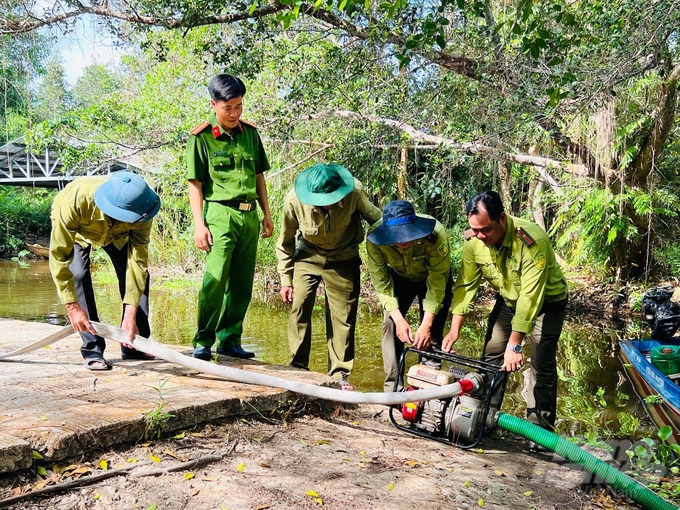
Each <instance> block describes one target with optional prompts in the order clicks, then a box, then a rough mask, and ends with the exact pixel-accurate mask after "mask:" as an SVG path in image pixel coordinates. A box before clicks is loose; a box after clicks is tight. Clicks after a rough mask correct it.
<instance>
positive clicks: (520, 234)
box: [515, 227, 536, 248]
mask: <svg viewBox="0 0 680 510" xmlns="http://www.w3.org/2000/svg"><path fill="white" fill-rule="evenodd" d="M515 235H516V236H517V239H519V240H520V241H522V242H523V243H524V246H526V247H527V248H531V247H532V246H533V245H534V244H535V243H536V241H534V238H533V237H531V236H530V235H529V234H528V233H527V231H526V230H524V229H523V228H522V227H517V228H516V229H515Z"/></svg>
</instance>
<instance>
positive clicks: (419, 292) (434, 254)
mask: <svg viewBox="0 0 680 510" xmlns="http://www.w3.org/2000/svg"><path fill="white" fill-rule="evenodd" d="M366 250H367V252H368V272H369V273H370V275H371V280H372V281H373V286H374V287H375V290H376V292H377V293H378V298H379V299H380V303H381V304H382V306H383V310H384V319H383V325H382V355H383V367H384V369H385V383H384V389H385V391H395V384H396V389H397V390H399V389H401V386H402V384H403V381H397V375H398V374H397V372H398V368H399V358H400V357H401V354H402V352H403V351H404V344H406V345H412V346H413V347H415V348H416V349H420V350H427V349H429V348H430V345H434V346H435V347H437V348H441V342H442V337H443V336H444V323H445V322H446V319H447V317H448V314H449V308H450V306H451V288H452V279H451V258H450V256H449V239H448V236H447V234H446V229H445V228H444V226H443V225H442V224H441V223H439V222H438V221H437V220H435V219H434V218H432V217H430V216H426V215H424V214H416V212H415V210H414V209H413V205H411V204H410V203H409V202H406V201H404V200H395V201H393V202H390V203H389V204H387V205H386V206H385V208H384V209H383V217H382V220H380V221H378V222H377V223H375V224H374V225H373V226H372V227H371V228H370V230H369V231H368V236H367V241H366ZM416 297H417V298H418V305H419V308H420V321H421V322H420V326H419V327H418V329H417V330H416V332H415V335H414V334H413V332H412V331H411V326H410V325H409V323H408V322H407V321H406V319H405V317H406V313H407V312H408V310H409V308H410V307H411V304H413V300H414V299H415V298H416Z"/></svg>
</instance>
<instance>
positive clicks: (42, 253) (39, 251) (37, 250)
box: [26, 243, 50, 259]
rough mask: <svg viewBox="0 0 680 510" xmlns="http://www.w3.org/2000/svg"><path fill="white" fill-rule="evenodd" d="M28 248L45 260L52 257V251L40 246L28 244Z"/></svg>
mask: <svg viewBox="0 0 680 510" xmlns="http://www.w3.org/2000/svg"><path fill="white" fill-rule="evenodd" d="M26 247H27V248H28V249H29V250H30V251H31V252H32V253H34V254H35V255H38V256H39V257H43V258H46V259H47V258H49V257H50V249H49V248H45V247H44V246H41V245H39V244H28V243H26Z"/></svg>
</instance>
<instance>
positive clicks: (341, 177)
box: [276, 163, 380, 389]
mask: <svg viewBox="0 0 680 510" xmlns="http://www.w3.org/2000/svg"><path fill="white" fill-rule="evenodd" d="M362 218H363V219H364V220H366V221H367V222H368V223H369V224H373V223H375V222H376V221H377V220H378V219H380V209H378V208H377V207H376V206H374V205H373V204H372V203H371V202H370V201H369V200H368V196H367V195H366V192H365V191H364V189H363V187H362V186H361V183H360V182H359V181H358V180H356V179H354V177H352V174H351V173H350V172H349V171H348V170H347V169H346V168H345V167H343V166H340V165H336V164H324V163H318V164H316V165H314V166H312V167H309V168H307V169H306V170H304V171H303V172H301V173H300V175H299V176H298V177H297V179H296V180H295V186H294V188H293V189H292V190H290V192H289V193H288V194H287V195H286V197H285V199H284V204H283V218H282V220H281V233H280V235H279V239H278V242H277V244H276V255H277V257H278V259H279V263H278V272H279V276H280V277H281V291H280V294H281V297H282V298H283V301H284V303H292V304H293V306H292V309H291V312H290V318H289V320H288V342H289V343H290V351H291V356H292V358H293V359H292V361H291V365H292V366H295V367H299V368H305V369H308V368H309V354H310V350H311V346H312V324H311V323H312V311H313V309H314V298H315V297H316V289H317V288H318V287H319V283H321V282H322V281H323V282H324V288H325V293H326V338H327V340H328V374H329V375H331V376H332V377H334V378H336V379H338V380H341V381H346V380H347V377H348V376H349V374H350V372H351V371H352V366H353V364H354V328H355V326H356V316H357V310H358V304H359V287H360V282H359V277H360V271H359V266H360V264H361V259H360V258H359V244H360V243H361V241H363V239H364V229H363V227H362V225H361V219H362ZM344 387H345V388H346V389H350V385H349V384H346V385H345V386H344Z"/></svg>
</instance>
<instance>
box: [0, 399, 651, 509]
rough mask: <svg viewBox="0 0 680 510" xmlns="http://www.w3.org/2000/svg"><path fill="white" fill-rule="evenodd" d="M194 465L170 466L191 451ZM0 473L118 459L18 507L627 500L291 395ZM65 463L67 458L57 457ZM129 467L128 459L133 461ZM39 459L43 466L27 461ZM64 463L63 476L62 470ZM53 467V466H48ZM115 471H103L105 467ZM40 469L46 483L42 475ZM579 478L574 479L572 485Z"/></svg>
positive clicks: (30, 477)
mask: <svg viewBox="0 0 680 510" xmlns="http://www.w3.org/2000/svg"><path fill="white" fill-rule="evenodd" d="M199 458H203V459H209V460H208V464H207V465H204V466H203V467H198V468H189V469H184V470H180V471H175V468H176V466H180V467H181V466H182V465H184V464H182V463H183V462H188V461H191V460H193V459H199ZM61 464H62V466H61V467H60V466H54V465H46V464H44V463H43V462H41V461H36V464H35V466H34V468H32V469H30V470H25V471H23V472H20V473H18V474H17V473H15V474H12V475H5V476H4V477H2V478H1V479H0V499H2V500H5V501H6V500H7V498H10V497H12V496H17V495H20V494H21V492H22V491H26V490H30V489H31V488H35V486H36V482H37V479H41V482H39V483H41V484H42V486H47V487H49V485H50V484H52V485H54V484H58V483H63V482H64V481H65V480H69V479H72V478H73V476H74V475H72V474H71V473H73V472H78V470H81V471H83V472H87V473H89V474H97V473H100V474H101V473H103V472H105V471H104V469H103V467H106V468H107V469H108V470H110V471H111V470H116V469H120V468H124V469H127V471H125V472H124V473H123V474H120V475H119V476H114V477H112V478H109V479H107V480H103V481H100V482H97V483H94V484H88V485H83V486H82V487H78V488H74V489H71V490H69V491H61V492H58V493H54V494H49V495H45V496H42V497H33V498H30V499H26V500H22V501H18V502H15V503H13V504H5V505H2V502H0V506H2V507H3V508H12V509H15V510H18V509H27V510H37V509H64V510H66V509H69V510H70V509H107V510H117V509H120V510H123V509H125V510H128V509H132V508H134V509H149V508H154V509H155V508H158V509H185V510H191V509H197V510H198V509H202V510H203V509H253V510H255V509H258V510H264V509H277V510H283V509H303V508H309V509H312V508H319V507H320V506H321V505H322V506H323V507H324V508H329V509H362V510H363V509H395V510H402V509H404V508H419V509H421V510H425V509H432V510H435V509H440V508H450V509H471V508H480V507H481V506H483V507H484V508H493V509H527V508H533V509H543V510H547V509H577V508H578V509H595V508H618V509H636V508H640V507H639V506H637V505H636V504H634V503H632V502H630V501H628V500H625V499H622V498H619V497H617V496H616V495H613V494H611V493H609V492H608V491H607V490H606V489H605V488H602V487H600V486H597V485H593V484H592V483H591V476H590V475H589V474H586V473H583V472H581V471H580V470H579V469H578V468H577V467H574V466H573V465H567V464H566V463H565V461H564V460H563V459H561V458H560V457H559V456H557V455H553V454H536V453H529V452H528V450H527V441H526V440H523V439H516V438H513V437H510V436H509V435H508V434H507V433H500V432H497V433H494V434H493V435H492V437H487V438H484V439H483V441H482V443H481V444H480V445H479V448H475V449H474V450H472V451H464V450H461V449H455V448H451V447H450V446H448V445H444V444H441V443H438V442H435V441H431V440H427V439H421V438H418V437H416V436H413V435H410V434H407V433H405V432H402V431H399V430H397V429H396V428H395V427H393V426H392V425H391V424H390V423H389V419H388V412H387V408H385V407H382V406H360V407H356V408H346V407H342V408H341V407H337V408H333V407H332V405H331V404H329V403H311V404H310V403H306V404H303V403H301V402H300V403H297V404H293V407H292V408H288V409H286V410H280V411H279V412H277V413H273V414H271V415H269V416H261V417H259V419H257V420H245V419H239V420H234V421H228V422H221V423H213V424H209V425H205V426H202V427H197V428H194V429H190V430H186V431H182V432H180V433H176V434H175V435H174V437H173V438H167V439H162V440H156V441H148V442H144V441H143V440H140V442H138V443H136V444H132V445H129V446H127V447H124V448H121V449H116V450H107V451H98V452H92V453H91V454H89V455H84V456H81V457H78V458H75V459H69V460H68V461H65V462H63V463H61ZM69 464H70V465H69ZM137 466H138V467H137ZM39 467H44V468H45V469H46V471H45V472H44V476H39V475H37V474H36V469H38V468H39ZM64 467H68V470H69V471H67V472H66V473H67V474H68V476H64V472H63V471H62V469H63V468H64ZM59 472H61V473H59ZM112 472H114V473H115V471H112ZM45 480H48V482H47V483H44V481H45ZM584 484H585V485H584Z"/></svg>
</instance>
